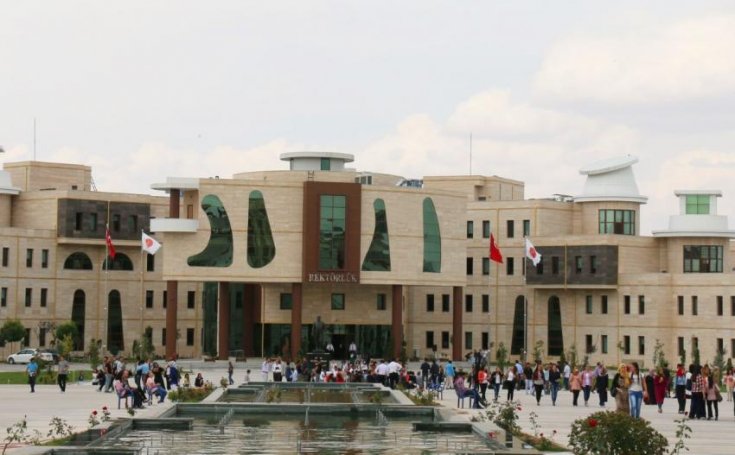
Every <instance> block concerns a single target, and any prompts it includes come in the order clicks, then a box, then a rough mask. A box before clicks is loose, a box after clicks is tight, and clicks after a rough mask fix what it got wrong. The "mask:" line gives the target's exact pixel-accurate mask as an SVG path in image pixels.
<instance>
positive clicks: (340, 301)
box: [332, 294, 345, 310]
mask: <svg viewBox="0 0 735 455" xmlns="http://www.w3.org/2000/svg"><path fill="white" fill-rule="evenodd" d="M332 309H333V310H344V309H345V295H344V294H332Z"/></svg>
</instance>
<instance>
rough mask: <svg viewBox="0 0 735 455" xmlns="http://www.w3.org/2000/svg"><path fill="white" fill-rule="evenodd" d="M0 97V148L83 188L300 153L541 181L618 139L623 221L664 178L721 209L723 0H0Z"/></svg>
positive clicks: (726, 163) (726, 106)
mask: <svg viewBox="0 0 735 455" xmlns="http://www.w3.org/2000/svg"><path fill="white" fill-rule="evenodd" d="M0 107H1V108H0V146H2V147H3V148H4V150H5V153H4V154H2V155H0V162H13V161H24V160H33V159H36V160H38V161H52V162H70V163H77V164H84V165H89V166H92V173H93V178H94V181H95V184H96V187H97V189H98V190H100V191H113V192H134V193H151V194H155V192H154V191H152V190H151V189H150V185H151V184H152V183H156V182H162V181H165V179H166V177H168V176H176V177H212V176H215V175H217V176H220V177H222V178H228V177H231V176H232V174H234V173H238V172H245V171H255V170H265V169H286V168H287V163H285V162H282V161H280V160H279V155H280V154H281V153H284V152H295V151H304V150H321V151H332V152H342V153H351V154H354V155H355V162H354V163H353V164H352V166H354V167H355V168H357V169H358V170H361V171H373V172H384V173H390V174H398V175H402V176H405V177H408V178H420V177H422V176H427V175H466V174H469V173H472V174H481V175H498V176H501V177H506V178H511V179H516V180H521V181H524V182H525V184H526V197H527V198H545V197H549V196H551V195H552V194H554V193H562V194H570V195H575V194H580V193H581V191H582V187H583V185H584V176H582V175H580V174H579V169H580V168H582V167H583V166H585V165H587V164H590V163H592V162H595V161H597V160H600V159H605V158H609V157H614V156H620V155H626V154H631V155H634V156H636V157H638V159H639V163H638V164H636V165H635V166H634V172H635V175H636V179H637V182H638V187H639V190H640V192H641V193H642V194H643V195H645V196H647V197H648V198H649V200H648V204H647V205H645V206H643V208H642V213H641V218H642V219H641V233H642V234H645V235H647V234H650V232H651V231H652V230H658V229H666V227H667V224H668V216H669V215H672V214H676V213H677V212H678V203H677V200H676V198H675V196H674V190H676V189H719V190H722V192H723V197H722V198H721V200H720V201H719V203H718V209H719V213H720V214H724V215H728V216H729V221H730V226H731V227H733V226H735V223H733V220H734V218H733V215H735V178H734V177H735V151H734V150H733V146H735V128H733V125H735V2H732V1H730V0H722V1H696V2H695V1H677V0H666V1H648V2H640V1H637V0H636V1H628V0H618V1H615V2H609V1H588V0H584V1H565V0H559V1H553V2H550V1H542V0H539V1H526V0H514V1H512V2H511V1H482V2H480V1H472V2H470V1H432V0H415V1H411V0H404V1H398V2H397V1H394V0H391V1H381V0H371V1H349V0H342V1H316V0H315V1H305V0H295V1H268V2H263V1H244V0H237V1H234V0H233V1H225V0H212V1H206V2H204V1H186V0H177V1H135V0H133V1H130V0H129V1H125V2H99V1H95V0H90V1H71V0H59V1H53V2H50V1H37V0H26V1H23V2H17V1H12V0H0ZM34 119H35V123H36V136H35V137H36V139H35V144H36V145H35V152H34V134H33V130H34V128H33V125H34ZM470 136H471V137H472V141H471V143H472V146H471V150H472V153H471V154H470Z"/></svg>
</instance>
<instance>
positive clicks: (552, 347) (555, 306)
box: [547, 295, 564, 355]
mask: <svg viewBox="0 0 735 455" xmlns="http://www.w3.org/2000/svg"><path fill="white" fill-rule="evenodd" d="M548 318H549V325H548V329H547V337H548V340H549V355H561V354H562V352H564V331H563V330H562V325H561V305H560V303H559V297H557V296H555V295H553V296H551V297H550V298H549V310H548Z"/></svg>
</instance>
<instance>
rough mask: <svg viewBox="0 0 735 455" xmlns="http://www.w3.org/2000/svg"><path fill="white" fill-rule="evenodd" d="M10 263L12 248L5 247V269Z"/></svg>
mask: <svg viewBox="0 0 735 455" xmlns="http://www.w3.org/2000/svg"><path fill="white" fill-rule="evenodd" d="M9 262H10V248H8V247H6V246H4V247H3V267H7V266H8V263H9Z"/></svg>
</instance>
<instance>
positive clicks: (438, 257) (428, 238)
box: [423, 197, 442, 273]
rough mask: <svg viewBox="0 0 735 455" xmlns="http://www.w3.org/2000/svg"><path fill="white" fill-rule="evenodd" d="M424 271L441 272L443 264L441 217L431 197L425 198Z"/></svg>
mask: <svg viewBox="0 0 735 455" xmlns="http://www.w3.org/2000/svg"><path fill="white" fill-rule="evenodd" d="M423 208H424V210H423V214H424V217H423V218H424V272H432V273H439V272H441V264H442V240H441V234H440V232H439V219H438V218H437V216H436V208H435V207H434V201H432V200H431V198H428V197H427V198H425V199H424V207H423Z"/></svg>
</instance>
